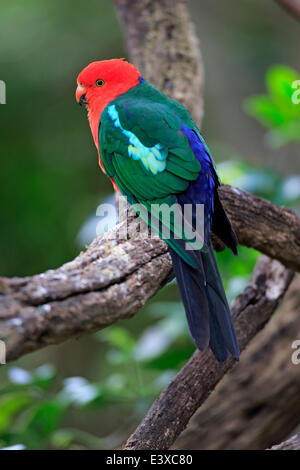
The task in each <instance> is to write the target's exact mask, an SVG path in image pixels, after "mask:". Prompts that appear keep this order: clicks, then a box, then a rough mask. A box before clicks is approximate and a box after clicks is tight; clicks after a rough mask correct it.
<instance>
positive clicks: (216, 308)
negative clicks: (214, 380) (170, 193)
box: [169, 245, 239, 362]
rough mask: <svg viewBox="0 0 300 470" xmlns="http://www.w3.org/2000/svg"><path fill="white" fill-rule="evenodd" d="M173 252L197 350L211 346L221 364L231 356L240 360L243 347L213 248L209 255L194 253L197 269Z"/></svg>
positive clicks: (174, 263)
mask: <svg viewBox="0 0 300 470" xmlns="http://www.w3.org/2000/svg"><path fill="white" fill-rule="evenodd" d="M169 250H170V253H171V257H172V261H173V267H174V272H175V275H176V278H177V282H178V286H179V290H180V293H181V297H182V301H183V304H184V307H185V311H186V316H187V321H188V325H189V329H190V332H191V335H192V338H193V339H194V342H195V344H196V346H197V347H198V348H199V349H200V350H204V349H206V348H207V346H208V345H210V347H211V349H212V351H213V353H214V355H215V356H216V358H217V359H218V361H220V362H223V361H226V359H227V357H228V353H229V352H230V353H231V354H232V355H233V356H234V358H235V359H236V360H239V346H238V342H237V339H236V335H235V331H234V328H233V324H232V321H231V315H230V310H229V306H228V303H227V299H226V295H225V292H224V288H223V284H222V280H221V277H220V274H219V270H218V267H217V263H216V259H215V255H214V251H213V248H212V246H211V245H210V246H209V247H208V249H207V251H205V252H203V251H198V252H195V251H194V252H193V254H194V256H196V257H197V265H198V268H197V269H195V268H193V267H191V266H190V265H188V264H187V263H186V262H185V261H183V259H182V258H181V257H180V256H179V255H178V254H177V253H176V252H175V251H174V250H173V249H172V248H171V247H169Z"/></svg>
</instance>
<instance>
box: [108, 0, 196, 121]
mask: <svg viewBox="0 0 300 470" xmlns="http://www.w3.org/2000/svg"><path fill="white" fill-rule="evenodd" d="M115 4H116V7H117V10H118V13H119V16H120V19H121V21H122V24H123V28H124V33H125V37H126V42H127V49H128V52H129V57H130V59H131V60H132V62H133V63H134V64H136V65H137V66H138V67H139V69H140V70H141V72H142V74H143V75H144V76H145V78H147V80H149V81H150V82H151V83H153V84H154V85H155V86H156V87H157V88H159V89H160V90H162V91H163V92H164V93H166V95H168V96H169V97H170V98H173V99H175V100H177V101H179V102H181V103H182V104H184V105H185V106H186V107H187V108H188V109H189V111H190V113H191V114H192V116H193V117H194V119H195V120H196V121H197V122H198V124H200V122H201V119H202V115H203V102H202V87H203V67H202V60H201V55H200V49H199V47H198V39H197V36H196V34H195V31H194V25H193V24H192V23H191V21H190V18H189V14H188V10H187V8H186V2H185V0H177V1H176V2H174V0H139V1H138V2H133V1H132V0H115Z"/></svg>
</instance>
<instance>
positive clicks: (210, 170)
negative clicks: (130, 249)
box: [76, 58, 239, 362]
mask: <svg viewBox="0 0 300 470" xmlns="http://www.w3.org/2000/svg"><path fill="white" fill-rule="evenodd" d="M76 101H77V102H78V103H79V104H80V105H85V107H86V109H87V114H88V121H89V125H90V128H91V132H92V136H93V140H94V143H95V145H96V148H97V151H98V159H99V165H100V167H101V169H102V171H103V172H104V173H105V175H106V176H108V177H109V178H110V180H111V182H112V184H113V187H114V189H115V190H117V191H119V192H120V193H121V194H122V195H123V196H125V197H126V198H127V201H128V202H129V204H130V205H132V206H133V207H135V205H136V204H138V205H143V207H144V208H146V209H145V210H146V212H147V214H148V215H151V217H145V214H144V217H145V219H144V220H145V221H146V222H147V224H148V225H149V227H152V224H153V225H154V226H155V230H156V232H157V233H158V235H159V236H160V237H161V238H162V239H164V240H165V241H166V243H167V244H168V250H169V252H170V255H171V259H172V264H173V270H174V274H175V277H176V280H177V283H178V287H179V291H180V294H181V298H182V301H183V305H184V309H185V313H186V318H187V323H188V326H189V330H190V334H191V337H192V339H193V341H194V343H195V345H196V347H197V348H198V349H199V350H200V351H204V350H206V349H208V348H210V349H211V351H212V353H213V354H214V356H215V358H216V359H217V360H218V361H219V362H224V361H226V360H227V358H228V357H229V355H230V354H231V355H232V356H233V358H234V359H235V360H237V361H238V360H239V345H238V341H237V337H236V333H235V330H234V326H233V323H232V319H231V315H230V309H229V306H228V302H227V298H226V294H225V291H224V287H223V283H222V280H221V276H220V273H219V270H218V266H217V262H216V258H215V255H214V250H213V246H212V242H211V233H214V234H215V235H216V236H217V237H218V238H219V239H220V240H222V242H223V243H224V244H225V246H227V247H228V248H229V249H230V250H231V251H232V253H233V254H234V255H237V246H238V240H237V236H236V234H235V232H234V230H233V227H232V225H231V222H230V220H229V218H228V216H227V214H226V212H225V209H224V208H223V205H222V203H221V200H220V198H219V195H218V187H219V186H220V180H219V177H218V175H217V172H216V167H215V163H214V160H213V157H212V155H211V153H210V151H209V149H208V147H207V145H206V143H205V140H204V138H203V137H202V135H201V133H200V131H199V129H198V127H197V125H196V123H195V122H194V120H193V119H192V117H191V115H190V113H189V112H188V110H187V109H186V108H185V107H184V106H183V105H182V104H180V103H179V102H177V101H175V100H173V99H171V98H169V97H168V96H167V95H165V94H164V93H163V92H161V91H160V90H159V89H158V88H156V87H154V86H153V85H152V84H150V83H149V82H148V81H147V80H146V79H145V78H144V77H143V76H142V75H141V73H140V72H139V70H138V68H137V67H136V66H135V65H133V64H131V63H130V62H128V61H126V60H125V59H123V58H120V59H119V58H117V59H108V60H101V61H95V62H92V63H90V64H89V65H87V66H86V67H85V68H84V69H83V70H82V71H81V72H80V73H79V75H78V78H77V88H76ZM161 204H165V205H167V207H171V206H173V204H176V205H177V207H180V208H183V209H184V207H185V205H189V207H191V208H192V209H191V213H192V217H191V224H192V226H193V228H195V223H196V222H195V216H196V208H197V205H202V207H203V214H204V215H203V218H204V224H203V225H204V229H203V237H202V238H203V243H202V244H198V245H199V246H198V245H197V244H196V245H197V246H194V245H192V246H191V245H189V246H188V239H187V238H186V237H185V235H184V234H183V233H182V230H180V229H178V225H177V224H176V223H175V222H174V219H172V220H171V218H170V219H169V220H168V221H167V222H166V221H165V220H162V218H161V217H160V214H158V213H157V209H155V210H154V209H153V207H155V208H157V207H158V206H159V205H161ZM152 216H153V217H152ZM141 217H142V216H141ZM153 221H156V222H153ZM167 225H168V226H167ZM163 228H167V229H169V236H168V237H167V236H165V233H164V230H163Z"/></svg>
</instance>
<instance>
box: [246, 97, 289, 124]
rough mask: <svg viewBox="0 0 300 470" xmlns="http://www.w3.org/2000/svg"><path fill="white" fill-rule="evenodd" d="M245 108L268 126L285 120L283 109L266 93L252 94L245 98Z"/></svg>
mask: <svg viewBox="0 0 300 470" xmlns="http://www.w3.org/2000/svg"><path fill="white" fill-rule="evenodd" d="M245 109H246V111H247V112H248V114H250V115H251V116H253V117H255V118H256V119H257V120H258V121H259V122H260V123H261V124H263V125H264V126H266V127H273V126H278V125H280V124H283V123H284V120H285V116H284V114H283V113H282V110H281V109H279V108H278V106H277V105H276V104H275V103H274V102H272V100H271V99H270V98H269V97H268V96H266V95H256V96H251V97H250V98H248V99H247V100H245Z"/></svg>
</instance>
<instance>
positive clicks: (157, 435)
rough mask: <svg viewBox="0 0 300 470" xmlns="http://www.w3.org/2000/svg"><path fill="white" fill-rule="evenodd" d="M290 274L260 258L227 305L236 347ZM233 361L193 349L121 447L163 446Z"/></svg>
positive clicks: (274, 302) (268, 310)
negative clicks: (231, 317)
mask: <svg viewBox="0 0 300 470" xmlns="http://www.w3.org/2000/svg"><path fill="white" fill-rule="evenodd" d="M292 277H293V274H292V272H291V271H289V270H287V269H285V268H284V267H283V266H282V265H281V264H280V263H278V261H274V260H273V261H272V260H270V259H269V258H267V257H265V256H261V257H260V259H259V261H258V263H257V266H256V268H255V270H254V273H253V276H252V279H251V282H250V284H249V285H248V286H247V287H246V289H245V290H244V292H243V293H242V294H241V295H239V296H238V297H237V298H236V300H235V302H234V305H233V307H232V316H233V320H234V324H235V328H236V332H237V335H238V339H239V344H240V348H241V350H243V349H244V348H245V347H246V346H247V344H248V343H249V341H250V340H251V339H252V338H253V336H255V335H256V333H257V332H258V331H259V330H260V329H261V328H262V327H263V326H264V325H265V323H266V322H267V321H268V320H269V318H270V317H271V315H272V314H273V312H274V311H275V309H276V308H277V306H278V304H279V302H280V300H281V299H282V297H283V295H284V293H285V291H286V289H287V287H288V285H289V283H290V281H291V279H292ZM233 364H234V361H233V360H232V359H230V360H228V361H227V362H226V363H219V362H217V361H216V359H215V358H214V356H213V354H212V352H211V351H210V350H207V351H206V352H205V353H200V352H199V351H197V352H196V353H194V355H193V356H192V358H191V359H190V360H189V361H188V362H187V364H186V365H185V366H184V367H183V369H181V371H180V372H179V373H178V374H177V376H176V377H175V378H174V379H173V381H172V382H171V383H170V384H169V386H167V387H166V388H165V390H164V391H163V392H162V394H161V395H160V396H159V398H158V399H157V400H156V401H155V402H154V404H153V405H152V407H151V409H150V410H149V412H148V413H147V415H146V416H145V418H144V419H143V421H142V422H141V424H140V425H139V426H138V428H137V429H136V431H135V432H134V433H133V434H132V435H131V436H130V438H129V439H128V441H127V443H126V444H125V446H124V449H125V450H139V449H152V450H154V449H168V448H169V447H170V446H171V445H172V444H173V443H174V441H175V439H176V438H177V437H178V436H179V434H180V433H181V432H182V431H183V430H184V428H185V427H186V425H187V423H188V421H189V419H190V418H191V416H192V415H193V414H194V413H195V411H196V410H197V409H198V408H199V406H200V405H201V404H202V403H203V402H204V401H205V400H206V398H207V397H208V395H209V393H210V392H211V391H212V390H213V389H214V387H215V386H216V384H217V383H218V382H219V381H220V380H221V378H222V377H223V376H224V374H225V373H226V372H227V371H228V370H229V369H230V368H231V367H232V366H233Z"/></svg>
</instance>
